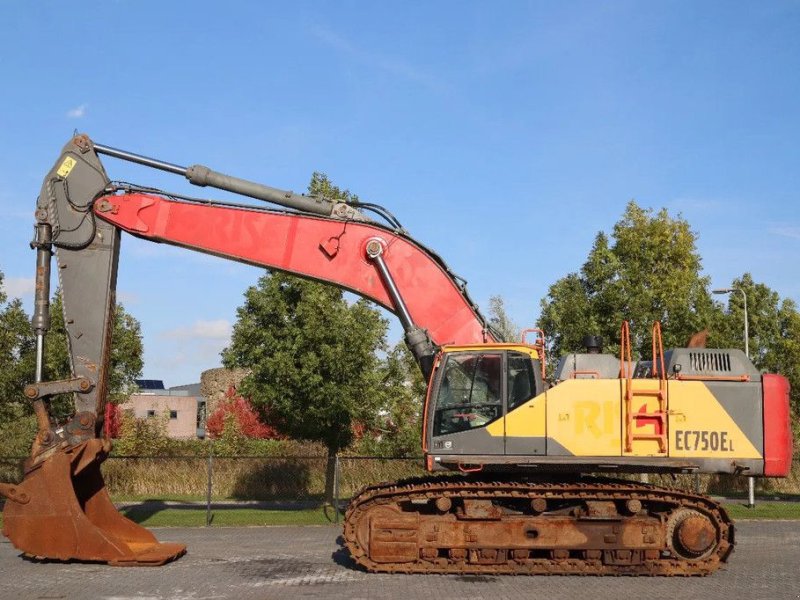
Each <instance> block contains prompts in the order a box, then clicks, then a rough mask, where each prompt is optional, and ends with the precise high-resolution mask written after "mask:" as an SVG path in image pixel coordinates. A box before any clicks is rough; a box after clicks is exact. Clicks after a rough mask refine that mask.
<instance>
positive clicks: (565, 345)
mask: <svg viewBox="0 0 800 600" xmlns="http://www.w3.org/2000/svg"><path fill="white" fill-rule="evenodd" d="M696 239H697V236H696V235H695V233H694V232H693V231H692V230H691V228H690V226H689V223H688V222H687V221H686V220H685V219H683V218H681V217H680V216H679V217H677V218H672V217H671V216H670V215H669V214H668V212H667V211H666V209H662V210H660V211H658V212H657V213H654V212H653V211H652V210H651V209H643V208H641V207H640V206H639V205H637V204H636V203H635V202H633V201H631V202H630V203H628V206H627V207H626V209H625V212H624V214H623V216H622V218H621V219H620V221H618V222H617V223H616V225H614V230H613V234H612V236H611V238H609V236H607V235H606V234H605V233H603V232H600V233H598V234H597V236H596V238H595V241H594V245H593V247H592V250H591V252H590V253H589V256H588V258H587V260H586V262H585V263H584V265H583V267H582V268H581V270H580V272H579V273H570V274H569V275H567V276H566V277H564V278H562V279H560V280H558V281H557V282H556V283H554V284H553V285H552V286H550V289H549V291H548V295H547V297H546V298H544V299H543V300H542V312H541V316H540V318H539V322H538V326H539V327H541V328H542V329H544V331H545V333H546V334H547V339H548V346H549V348H548V349H549V351H550V353H551V356H553V357H558V356H560V355H561V354H563V353H565V352H570V351H578V350H580V349H581V340H582V338H583V336H584V335H587V334H596V335H601V336H602V337H603V338H604V340H605V342H606V344H607V347H608V348H609V351H612V352H615V351H618V350H619V328H620V324H621V323H622V321H623V320H628V321H629V322H630V324H631V334H632V335H631V341H632V346H633V350H634V353H636V354H638V355H639V356H649V355H650V339H651V337H650V326H651V324H652V322H653V321H661V324H662V327H663V331H664V344H665V346H667V347H669V346H681V345H683V344H685V343H686V341H687V340H688V338H689V337H690V336H691V335H692V334H693V333H696V332H697V331H700V330H702V329H704V328H707V327H708V326H709V325H710V324H711V323H714V322H717V321H718V320H719V319H720V318H721V317H720V309H719V306H718V305H717V304H716V303H715V302H714V301H713V300H712V299H711V296H710V294H709V292H708V289H707V288H708V278H707V277H704V276H702V275H701V259H700V255H699V253H698V252H697V247H696ZM711 341H712V342H716V340H714V339H713V335H712V340H711Z"/></svg>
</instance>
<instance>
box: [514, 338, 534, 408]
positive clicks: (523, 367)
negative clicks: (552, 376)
mask: <svg viewBox="0 0 800 600" xmlns="http://www.w3.org/2000/svg"><path fill="white" fill-rule="evenodd" d="M533 364H534V363H533V361H532V360H531V357H530V356H528V355H527V354H522V353H521V352H509V353H508V410H509V411H511V410H513V409H514V408H516V407H517V406H519V405H521V404H522V403H524V402H525V401H527V400H530V399H531V398H533V397H534V396H535V395H536V377H535V375H534V371H533Z"/></svg>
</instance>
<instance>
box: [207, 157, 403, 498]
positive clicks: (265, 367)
mask: <svg viewBox="0 0 800 600" xmlns="http://www.w3.org/2000/svg"><path fill="white" fill-rule="evenodd" d="M308 191H309V193H310V194H312V195H322V196H325V197H327V198H332V199H333V198H335V199H340V200H344V201H347V202H350V201H356V200H357V196H355V195H354V194H352V193H351V192H349V191H347V190H341V189H340V188H338V187H336V186H335V185H333V184H332V183H331V181H330V180H329V179H328V177H327V176H326V175H324V174H322V173H314V174H313V175H312V177H311V183H310V185H309V189H308ZM387 328H388V323H387V321H386V320H385V319H384V318H383V317H382V316H381V315H380V313H379V312H378V311H377V309H375V308H374V307H373V306H372V305H371V304H370V303H369V302H367V301H366V300H359V301H357V302H355V303H352V304H351V303H348V302H347V301H346V300H345V298H344V295H343V293H342V291H341V290H340V289H338V288H335V287H333V286H329V285H323V284H320V283H316V282H313V281H308V280H304V279H300V278H297V277H294V276H291V275H287V274H284V273H279V272H276V273H267V274H266V275H264V276H263V277H261V278H260V279H259V281H258V284H257V285H256V286H253V287H251V288H249V289H248V290H247V291H246V292H245V303H244V305H243V306H242V307H240V308H239V309H238V311H237V322H236V324H235V325H234V328H233V336H232V338H231V345H230V346H229V347H228V348H226V349H225V350H224V351H223V353H222V358H223V364H224V365H225V366H226V367H245V368H248V369H250V370H251V373H250V375H248V376H247V377H246V378H245V379H244V381H243V382H242V387H241V391H242V392H243V394H244V395H246V396H248V397H249V398H250V399H251V401H252V402H253V404H254V405H255V406H259V407H262V408H263V409H265V410H266V411H267V412H269V414H270V419H271V422H273V423H274V424H275V426H276V428H277V429H278V430H279V431H280V432H281V433H283V434H285V435H288V436H290V437H294V438H298V439H304V440H312V441H319V442H322V443H324V444H325V447H326V448H327V451H328V456H329V460H328V469H327V473H326V482H325V495H326V499H328V500H330V499H332V497H333V473H334V471H333V468H334V463H333V461H332V460H331V458H332V457H333V456H334V455H335V454H336V453H337V452H339V451H340V450H341V449H343V448H345V447H347V446H348V445H350V444H351V443H352V441H353V424H354V422H356V421H358V422H360V423H362V424H364V425H367V426H372V425H374V424H375V423H376V420H377V418H378V414H377V413H378V410H379V408H380V404H381V400H382V389H381V373H380V369H379V362H380V361H379V359H378V357H377V354H376V352H377V351H378V350H381V349H384V348H385V338H386V331H387Z"/></svg>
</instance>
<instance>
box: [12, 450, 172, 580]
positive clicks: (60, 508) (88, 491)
mask: <svg viewBox="0 0 800 600" xmlns="http://www.w3.org/2000/svg"><path fill="white" fill-rule="evenodd" d="M106 455H107V446H106V447H104V444H103V441H102V440H100V439H90V440H88V441H86V442H84V443H82V444H80V445H78V446H76V447H74V448H70V449H67V450H63V449H58V450H56V451H55V453H54V454H53V455H51V456H49V457H47V458H45V459H44V460H42V461H41V462H39V463H38V464H36V465H34V466H32V467H29V468H27V469H26V473H25V478H24V479H23V481H22V483H20V484H18V485H9V484H0V494H2V495H3V496H5V497H6V503H5V509H4V510H3V534H4V535H5V536H6V537H8V538H9V539H10V540H11V542H12V543H13V544H14V546H15V547H16V548H17V549H18V550H21V551H22V552H23V553H24V554H25V555H28V556H30V557H34V558H39V559H52V560H78V561H92V562H103V563H108V564H110V565H116V566H158V565H163V564H164V563H167V562H169V561H171V560H174V559H176V558H178V557H180V556H182V555H183V554H184V553H185V552H186V546H184V545H183V544H175V543H162V542H159V541H158V540H156V538H155V536H154V535H153V534H152V533H150V532H149V531H148V530H147V529H145V528H144V527H141V526H140V525H137V524H136V523H134V522H133V521H131V520H130V519H127V518H125V517H123V516H122V515H121V514H120V513H119V512H118V511H117V509H116V508H115V507H114V505H113V504H112V503H111V499H110V498H109V496H108V491H107V490H106V487H105V483H104V481H103V476H102V474H101V473H100V464H101V463H102V462H103V460H105V458H106Z"/></svg>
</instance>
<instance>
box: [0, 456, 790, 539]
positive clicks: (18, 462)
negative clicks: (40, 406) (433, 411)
mask: <svg viewBox="0 0 800 600" xmlns="http://www.w3.org/2000/svg"><path fill="white" fill-rule="evenodd" d="M23 461H24V459H23V458H20V457H0V481H4V482H10V483H15V482H19V481H21V480H22V476H23ZM792 467H793V468H792V472H791V474H790V476H789V477H787V478H782V479H756V486H755V499H756V504H758V503H759V502H768V501H773V500H778V499H780V500H782V501H786V500H790V501H794V500H800V458H798V459H797V460H795V461H794V462H793V465H792ZM102 469H103V476H104V478H105V481H106V486H107V488H108V491H109V493H110V494H111V497H112V500H114V502H115V503H117V504H118V505H122V506H128V507H130V506H134V505H137V504H146V503H150V504H151V505H161V506H163V507H166V506H182V507H191V508H202V507H204V508H205V510H206V523H207V524H209V523H210V522H211V518H212V512H213V510H215V508H219V507H226V506H227V507H231V506H245V507H246V506H252V507H258V508H261V507H263V508H270V507H278V508H281V509H304V508H314V507H319V506H323V505H324V503H325V497H326V494H325V491H326V490H325V484H326V476H327V474H328V473H330V474H332V475H333V490H332V491H333V497H334V503H333V504H334V506H335V507H337V508H340V507H343V506H344V505H345V504H346V502H347V500H348V499H349V498H350V497H351V496H353V495H354V494H356V493H358V491H359V490H360V489H361V488H363V487H364V486H367V485H371V484H375V483H379V482H383V481H397V480H400V479H404V478H408V477H415V476H420V475H423V474H424V473H425V472H424V469H423V463H422V459H421V458H386V457H378V456H335V457H332V458H331V459H328V458H327V457H325V456H271V457H264V456H215V455H209V456H111V457H109V458H108V459H107V460H106V462H105V463H104V464H103V467H102ZM629 477H634V478H636V479H642V480H645V481H649V482H650V483H654V484H657V485H664V486H667V487H674V488H680V489H684V490H688V491H693V492H697V493H702V494H709V495H712V496H722V497H726V498H729V499H733V500H734V501H735V502H737V503H740V504H746V503H747V491H748V490H747V479H748V478H747V477H744V476H733V475H676V476H672V475H654V474H650V475H641V476H639V475H636V476H629ZM332 513H333V514H332V519H331V520H338V518H339V510H333V511H332Z"/></svg>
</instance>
